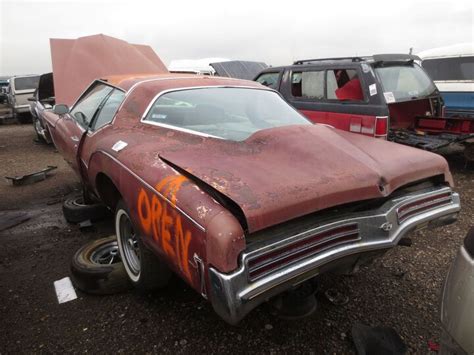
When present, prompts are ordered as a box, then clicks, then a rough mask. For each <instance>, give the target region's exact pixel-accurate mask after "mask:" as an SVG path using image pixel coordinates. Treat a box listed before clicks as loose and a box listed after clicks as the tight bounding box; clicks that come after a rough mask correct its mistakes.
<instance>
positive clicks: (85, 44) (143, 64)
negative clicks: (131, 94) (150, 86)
mask: <svg viewBox="0 0 474 355" xmlns="http://www.w3.org/2000/svg"><path fill="white" fill-rule="evenodd" d="M50 45H51V58H52V61H53V79H54V88H55V93H56V102H57V103H58V104H67V105H69V106H71V105H72V104H73V103H74V102H75V101H76V100H77V99H78V97H79V95H80V94H81V93H82V92H83V91H84V90H85V89H86V88H87V87H88V86H89V85H90V84H91V82H92V81H94V80H95V79H100V78H102V77H104V76H108V75H122V74H163V73H168V70H167V69H166V66H165V65H164V64H163V62H162V61H161V59H160V58H159V57H158V56H157V55H156V53H155V52H154V51H153V49H152V48H151V47H150V46H146V45H137V44H130V43H127V42H125V41H123V40H120V39H117V38H113V37H109V36H105V35H102V34H100V35H94V36H87V37H81V38H78V39H55V38H52V39H50Z"/></svg>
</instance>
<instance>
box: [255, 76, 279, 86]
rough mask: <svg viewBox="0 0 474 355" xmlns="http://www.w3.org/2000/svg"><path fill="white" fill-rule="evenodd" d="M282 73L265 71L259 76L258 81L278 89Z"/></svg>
mask: <svg viewBox="0 0 474 355" xmlns="http://www.w3.org/2000/svg"><path fill="white" fill-rule="evenodd" d="M279 75H280V73H265V74H262V75H260V76H259V77H258V78H257V80H256V81H257V82H259V83H260V84H262V85H265V86H268V87H269V88H272V89H275V90H276V89H278V76H279Z"/></svg>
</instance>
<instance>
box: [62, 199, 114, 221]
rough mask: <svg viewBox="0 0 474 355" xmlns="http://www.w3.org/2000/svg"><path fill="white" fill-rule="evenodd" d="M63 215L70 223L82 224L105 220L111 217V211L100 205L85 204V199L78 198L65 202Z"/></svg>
mask: <svg viewBox="0 0 474 355" xmlns="http://www.w3.org/2000/svg"><path fill="white" fill-rule="evenodd" d="M63 215H64V218H65V219H66V221H68V222H69V223H81V222H84V221H87V220H91V221H99V220H101V219H104V218H106V217H107V216H108V215H109V210H108V209H107V207H105V206H104V205H103V204H100V203H93V204H85V203H84V199H83V197H82V196H77V197H72V198H68V199H67V200H66V201H64V203H63Z"/></svg>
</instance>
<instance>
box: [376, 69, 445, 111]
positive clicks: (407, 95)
mask: <svg viewBox="0 0 474 355" xmlns="http://www.w3.org/2000/svg"><path fill="white" fill-rule="evenodd" d="M375 71H376V72H377V75H378V76H379V78H380V81H381V82H382V87H383V90H384V96H385V99H386V100H387V103H391V102H394V101H406V100H414V99H418V98H423V97H426V96H429V95H431V94H433V92H434V91H435V90H436V87H435V85H434V83H433V81H432V80H431V79H430V77H429V76H428V75H427V74H426V73H425V71H424V70H423V69H421V68H420V67H419V66H418V65H404V66H387V67H378V68H376V69H375Z"/></svg>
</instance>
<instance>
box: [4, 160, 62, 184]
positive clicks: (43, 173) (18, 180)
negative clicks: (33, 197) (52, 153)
mask: <svg viewBox="0 0 474 355" xmlns="http://www.w3.org/2000/svg"><path fill="white" fill-rule="evenodd" d="M57 168H58V167H57V166H52V165H48V167H47V168H45V169H43V170H40V171H37V172H34V173H31V174H26V175H23V176H15V177H11V176H5V179H7V181H9V182H10V183H11V184H12V185H13V186H20V185H28V184H32V183H35V182H38V181H43V180H45V179H46V178H47V177H48V173H49V172H50V171H51V170H54V169H57Z"/></svg>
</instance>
